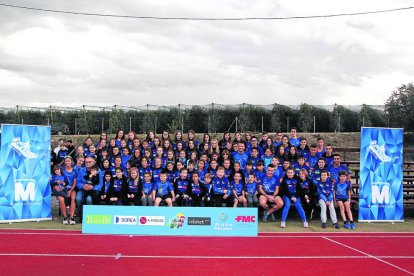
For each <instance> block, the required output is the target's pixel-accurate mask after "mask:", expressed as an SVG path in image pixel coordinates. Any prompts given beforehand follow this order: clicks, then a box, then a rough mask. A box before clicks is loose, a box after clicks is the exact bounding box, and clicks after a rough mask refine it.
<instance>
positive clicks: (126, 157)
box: [121, 155, 131, 169]
mask: <svg viewBox="0 0 414 276" xmlns="http://www.w3.org/2000/svg"><path fill="white" fill-rule="evenodd" d="M121 159H122V164H121V166H122V168H123V169H125V168H126V164H127V162H128V161H129V160H130V159H131V156H130V155H122V156H121Z"/></svg>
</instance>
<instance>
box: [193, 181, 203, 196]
mask: <svg viewBox="0 0 414 276" xmlns="http://www.w3.org/2000/svg"><path fill="white" fill-rule="evenodd" d="M201 193H202V190H201V186H200V183H197V184H196V183H191V194H192V195H201Z"/></svg>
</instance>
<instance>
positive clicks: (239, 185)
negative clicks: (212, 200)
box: [231, 181, 243, 196]
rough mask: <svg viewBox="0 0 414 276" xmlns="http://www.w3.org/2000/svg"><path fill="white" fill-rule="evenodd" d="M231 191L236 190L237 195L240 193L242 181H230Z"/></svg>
mask: <svg viewBox="0 0 414 276" xmlns="http://www.w3.org/2000/svg"><path fill="white" fill-rule="evenodd" d="M231 186H232V191H236V194H237V195H238V196H240V195H242V192H243V183H241V182H240V183H236V182H234V181H232V182H231Z"/></svg>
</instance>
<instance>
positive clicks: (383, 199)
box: [371, 182, 390, 205]
mask: <svg viewBox="0 0 414 276" xmlns="http://www.w3.org/2000/svg"><path fill="white" fill-rule="evenodd" d="M378 184H387V185H384V186H382V188H381V189H380V186H379V185H378ZM371 203H372V204H373V205H377V204H378V205H389V204H390V186H389V184H388V183H377V182H373V183H372V187H371Z"/></svg>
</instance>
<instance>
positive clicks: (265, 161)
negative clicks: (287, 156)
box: [262, 155, 273, 168]
mask: <svg viewBox="0 0 414 276" xmlns="http://www.w3.org/2000/svg"><path fill="white" fill-rule="evenodd" d="M272 158H273V155H271V156H270V157H266V156H265V155H263V156H262V160H263V162H264V167H265V168H267V166H269V164H271V163H272Z"/></svg>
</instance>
